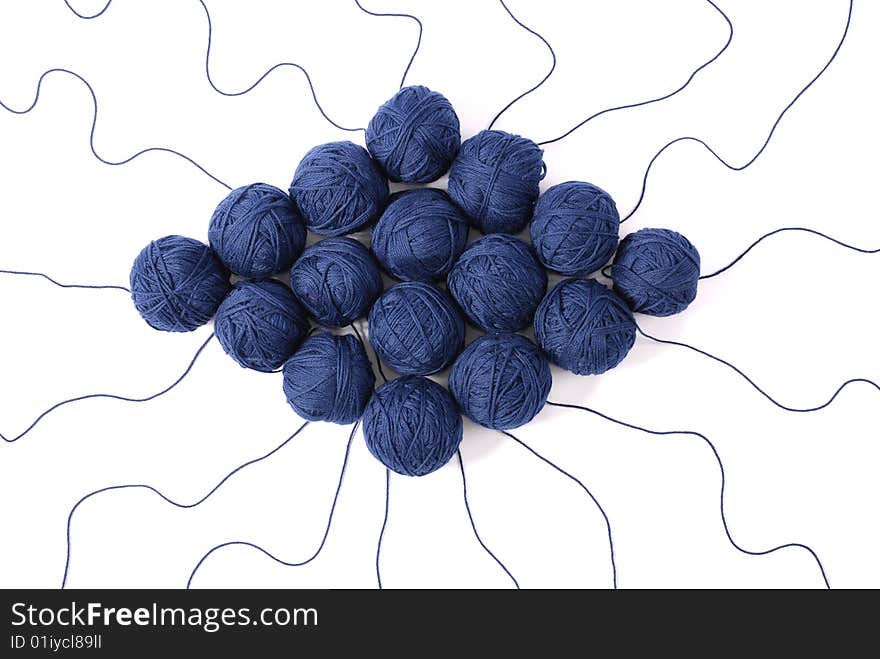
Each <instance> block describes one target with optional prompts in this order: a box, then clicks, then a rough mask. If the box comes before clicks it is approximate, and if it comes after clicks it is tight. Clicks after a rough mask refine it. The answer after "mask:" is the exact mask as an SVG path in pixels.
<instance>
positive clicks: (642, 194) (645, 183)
mask: <svg viewBox="0 0 880 659" xmlns="http://www.w3.org/2000/svg"><path fill="white" fill-rule="evenodd" d="M852 10H853V0H849V10H848V11H847V15H846V25H845V26H844V28H843V35H842V36H841V37H840V41H839V42H838V44H837V46H836V47H835V49H834V52H833V53H832V54H831V57H830V58H829V59H828V61H827V62H825V65H824V66H823V67H822V69H821V70H820V71H819V73H817V74H816V75H815V76H813V78H812V79H811V80H810V81H809V82H808V83H807V84H806V85H805V86H804V87H803V88H802V89H801V90H800V91H799V92H798V93H797V95H796V96H795V97H794V98H793V99H792V100H791V101H790V102H789V104H788V105H786V106H785V107H784V108H783V109H782V112H780V113H779V116H777V117H776V121H774V122H773V125H772V126H771V128H770V132H769V133H768V134H767V139H765V140H764V143H763V144H762V145H761V148H760V149H758V152H757V153H756V154H755V155H753V156H752V157H751V158H750V159H749V160H748V161H746V162H745V163H744V164H742V165H731V164H730V163H729V162H727V161H726V160H725V159H724V158H722V157H721V156H720V155H718V153H717V152H716V151H715V150H714V149H713V148H712V147H711V146H709V145H708V144H707V143H706V142H704V141H703V140H701V139H700V138H698V137H690V136H686V137H678V138H676V139H674V140H672V141H671V142H667V143H666V144H665V145H664V146H663V147H661V149H660V150H659V151H658V152H657V153H656V154H655V155H654V157H653V158H651V161H650V162H649V163H648V168H647V169H646V170H645V175H644V176H643V177H642V190H641V192H640V193H639V198H638V201H636V205H635V206H634V207H633V209H632V210H631V211H630V212H629V213H628V214H627V215H626V217H624V218H623V219H622V220H620V222H621V224H622V223H623V222H626V221H627V220H628V219H629V218H631V217H632V216H633V215H634V214H635V212H636V211H637V210H638V209H639V207H640V206H641V205H642V201H644V199H645V190H646V189H647V187H648V175H649V174H650V173H651V168H652V167H653V166H654V163H655V162H656V161H657V158H659V157H660V155H661V154H662V153H663V152H664V151H666V150H667V149H668V148H670V147H671V146H672V145H674V144H678V143H679V142H696V143H697V144H701V145H702V146H704V147H705V148H706V150H707V151H708V152H709V153H711V154H712V156H714V158H715V160H717V161H718V162H720V163H721V164H722V165H724V166H725V167H727V169H729V170H731V171H734V172H741V171H742V170H744V169H746V168H747V167H749V166H750V165H751V164H752V163H754V162H755V161H756V160H757V159H758V158H759V157H760V155H761V154H762V153H764V150H765V149H766V148H767V146H768V145H769V144H770V140H771V139H772V138H773V134H774V133H775V132H776V128H777V127H778V126H779V124H780V122H781V121H782V118H783V117H784V116H785V114H786V113H787V112H788V111H789V110H790V109H791V108H792V107H793V106H794V104H795V103H797V102H798V100H799V99H800V97H801V96H803V95H804V93H806V91H807V90H808V89H809V88H810V87H812V86H813V84H814V83H815V82H816V81H817V80H818V79H819V78H820V77H822V74H823V73H825V71H827V70H828V67H830V66H831V63H832V62H833V61H834V60H835V59H836V58H837V54H838V53H839V52H840V49H841V48H842V47H843V42H844V41H846V36H847V34H848V33H849V26H850V23H851V22H852Z"/></svg>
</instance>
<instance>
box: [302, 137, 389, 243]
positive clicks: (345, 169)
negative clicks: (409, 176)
mask: <svg viewBox="0 0 880 659" xmlns="http://www.w3.org/2000/svg"><path fill="white" fill-rule="evenodd" d="M290 198H291V199H293V201H294V203H295V204H296V206H297V208H298V209H299V212H300V214H301V215H302V217H303V220H304V221H305V223H306V226H307V227H308V228H309V229H310V230H311V231H314V232H315V233H317V234H320V235H322V236H341V235H342V234H345V233H351V232H353V231H356V230H358V229H360V228H361V227H363V226H365V225H367V224H369V223H370V222H372V221H374V220H375V219H376V218H377V217H379V213H381V212H382V209H383V208H384V207H385V202H386V201H387V200H388V181H387V180H386V179H385V176H384V174H383V173H382V171H381V170H380V169H379V165H378V164H377V163H376V161H375V160H373V159H372V158H371V157H370V154H369V153H368V152H367V150H366V149H365V148H364V147H362V146H358V145H357V144H355V143H353V142H347V141H346V142H329V143H327V144H321V145H319V146H316V147H314V148H313V149H311V150H310V151H309V152H308V153H306V155H305V157H303V159H302V161H300V163H299V166H298V167H297V168H296V173H295V174H294V176H293V181H292V182H291V184H290Z"/></svg>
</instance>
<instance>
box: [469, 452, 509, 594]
mask: <svg viewBox="0 0 880 659" xmlns="http://www.w3.org/2000/svg"><path fill="white" fill-rule="evenodd" d="M456 454H457V455H458V467H459V469H460V470H461V489H462V493H463V494H464V507H465V510H467V515H468V519H469V520H470V522H471V528H472V529H473V530H474V537H475V538H476V539H477V542H479V543H480V546H481V547H482V548H483V549H485V550H486V553H487V554H489V556H491V557H492V560H494V561H495V562H496V563H498V567H500V568H501V569H502V570H504V573H505V574H506V575H507V576H508V577H510V580H511V581H512V582H513V585H514V587H515V588H516V589H517V590H519V582H518V581H517V580H516V577H515V576H513V575H512V574H511V573H510V570H508V569H507V566H506V565H505V564H504V563H502V562H501V559H500V558H498V557H497V556H496V555H495V553H494V552H493V551H492V550H491V549H489V548H488V547H487V546H486V543H485V542H483V539H482V538H481V537H480V533H479V531H477V524H476V522H474V516H473V514H472V513H471V506H470V503H468V495H467V477H466V476H465V475H464V459H463V458H462V457H461V451H460V450H459V451H456Z"/></svg>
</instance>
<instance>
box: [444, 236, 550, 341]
mask: <svg viewBox="0 0 880 659" xmlns="http://www.w3.org/2000/svg"><path fill="white" fill-rule="evenodd" d="M446 285H447V287H448V288H449V292H450V293H452V297H454V298H455V301H456V302H458V304H459V306H460V307H461V308H462V310H463V311H464V313H465V315H466V316H467V317H468V320H470V321H471V323H473V324H474V325H475V326H476V327H479V328H480V329H481V330H483V331H484V332H516V331H517V330H521V329H523V328H524V327H526V326H527V325H528V324H529V323H530V322H531V320H532V317H533V316H534V315H535V309H537V308H538V304H540V302H541V299H542V298H543V297H544V293H545V292H546V290H547V273H546V272H545V271H544V268H542V267H541V264H540V263H538V259H537V258H536V257H535V253H534V250H532V248H531V247H530V246H529V245H528V244H526V243H525V242H523V241H522V240H520V239H519V238H515V237H513V236H509V235H507V234H503V233H496V234H490V235H488V236H483V237H482V238H480V239H479V240H476V241H474V242H473V243H471V244H470V245H469V246H468V248H467V249H466V250H465V251H464V252H463V253H462V255H461V256H460V257H459V259H458V261H457V262H456V264H455V266H454V267H453V268H452V272H450V273H449V277H448V278H447V280H446Z"/></svg>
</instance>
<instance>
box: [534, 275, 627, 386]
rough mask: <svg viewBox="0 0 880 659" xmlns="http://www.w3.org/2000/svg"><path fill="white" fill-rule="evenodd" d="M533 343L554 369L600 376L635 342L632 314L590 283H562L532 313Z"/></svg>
mask: <svg viewBox="0 0 880 659" xmlns="http://www.w3.org/2000/svg"><path fill="white" fill-rule="evenodd" d="M535 339H536V340H537V342H538V345H539V346H541V348H542V349H543V350H544V352H546V353H547V355H548V356H549V357H550V360H551V361H552V362H553V363H554V364H556V365H557V366H561V367H562V368H564V369H566V370H568V371H571V372H572V373H577V374H578V375H599V374H601V373H604V372H605V371H607V370H609V369H612V368H614V367H615V366H617V365H618V364H619V363H620V362H622V361H623V358H624V357H626V355H627V353H628V352H629V351H630V348H632V347H633V344H634V343H635V340H636V323H635V320H634V319H633V315H632V312H631V311H630V310H629V307H628V306H627V305H626V302H624V301H623V300H622V299H621V298H620V296H618V295H617V294H616V293H615V292H614V291H612V290H610V289H608V288H606V287H605V286H603V285H602V284H600V283H599V282H597V281H596V280H594V279H566V280H564V281H562V282H560V283H558V284H557V285H556V286H555V287H554V288H553V289H552V290H551V291H550V292H549V293H547V295H546V296H545V297H544V299H543V300H542V301H541V304H540V305H539V306H538V310H537V311H536V312H535Z"/></svg>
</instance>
